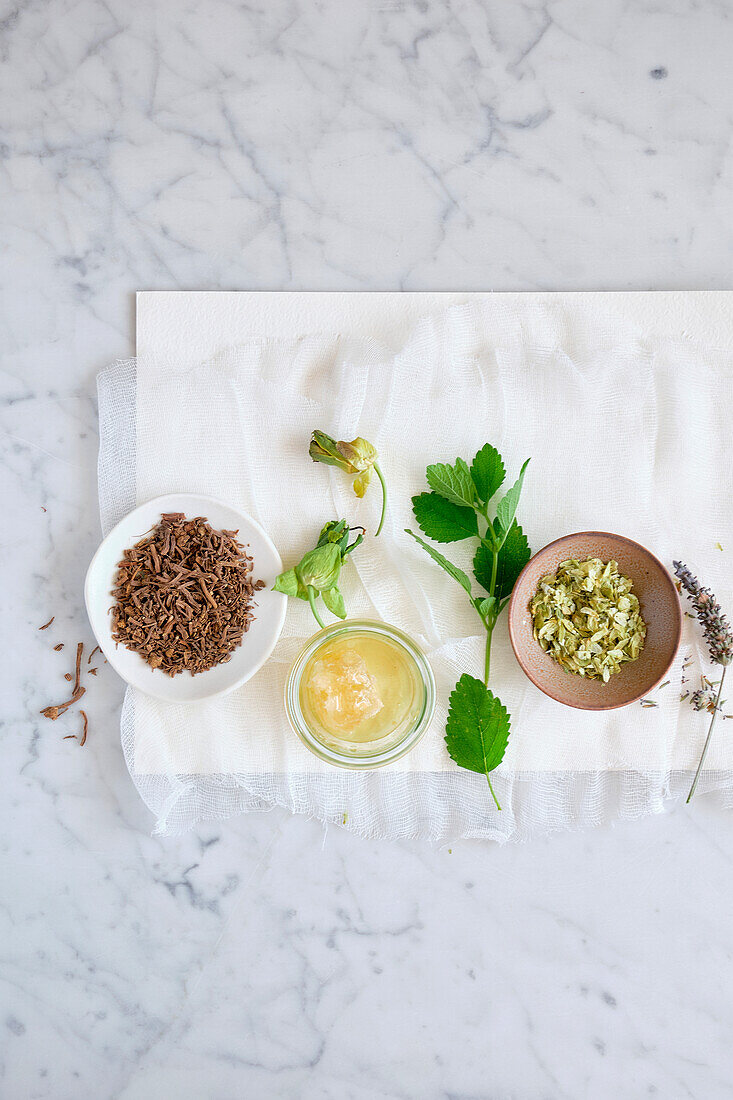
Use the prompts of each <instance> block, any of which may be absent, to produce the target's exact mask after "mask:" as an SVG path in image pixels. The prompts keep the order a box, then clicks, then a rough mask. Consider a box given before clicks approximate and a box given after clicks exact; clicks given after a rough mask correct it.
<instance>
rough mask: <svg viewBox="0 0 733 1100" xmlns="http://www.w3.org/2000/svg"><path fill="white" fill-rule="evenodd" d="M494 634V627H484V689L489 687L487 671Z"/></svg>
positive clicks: (489, 664) (489, 665)
mask: <svg viewBox="0 0 733 1100" xmlns="http://www.w3.org/2000/svg"><path fill="white" fill-rule="evenodd" d="M493 633H494V625H493V623H492V625H491V626H490V627H489V626H488V625H487V626H486V656H485V657H484V687H488V686H489V671H490V669H491V637H492V635H493Z"/></svg>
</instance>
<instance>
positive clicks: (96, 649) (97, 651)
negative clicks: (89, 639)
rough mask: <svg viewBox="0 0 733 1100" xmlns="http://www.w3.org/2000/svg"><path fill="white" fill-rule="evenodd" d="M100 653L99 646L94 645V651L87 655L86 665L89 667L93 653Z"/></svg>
mask: <svg viewBox="0 0 733 1100" xmlns="http://www.w3.org/2000/svg"><path fill="white" fill-rule="evenodd" d="M101 652H102V650H101V649H100V648H99V646H98V645H95V647H94V649H93V650H92V652H91V653H90V654H89V660H88V661H87V664H88V665H90V664H91V663H92V657H93V656H94V654H95V653H101Z"/></svg>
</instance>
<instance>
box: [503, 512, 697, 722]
mask: <svg viewBox="0 0 733 1100" xmlns="http://www.w3.org/2000/svg"><path fill="white" fill-rule="evenodd" d="M568 558H576V559H577V560H579V561H583V560H584V559H586V558H601V559H602V560H603V561H609V560H613V561H617V562H618V567H619V570H620V572H621V573H623V574H624V575H625V576H627V577H630V578H631V580H632V581H633V584H634V592H635V593H636V595H637V596H638V598H639V604H640V608H641V614H642V615H643V617H644V621H645V622H646V626H647V635H646V641H645V644H644V649H643V650H642V653H641V656H640V657H639V658H638V659H637V660H636V661H630V662H629V663H628V664H626V665H624V666H623V667H622V669H621V671H620V672H617V673H616V674H615V675H614V676H612V677H611V679H610V680H609V681H608V683H607V684H604V683H603V681H602V680H586V679H585V678H584V677H582V676H578V675H576V674H575V673H571V672H565V671H564V670H563V669H562V668H561V667H560V665H559V664H558V663H557V662H556V661H555V660H554V659H553V658H552V657H550V655H549V654H548V653H545V651H544V650H543V649H542V647H541V646H540V644H539V642H536V641H535V639H534V636H533V634H532V616H531V615H530V612H529V602H530V600H531V599H532V597H533V596H534V594H535V592H536V591H537V585H538V584H539V581H540V578H541V577H544V576H545V574H546V573H553V572H554V571H555V570H556V569H557V567H558V565H559V564H560V562H563V561H566V560H567V559H568ZM681 634H682V612H681V609H680V600H679V596H678V594H677V590H676V589H675V586H674V582H673V581H672V578H671V576H670V575H669V573H668V572H667V570H666V569H665V568H664V566H663V565H662V563H661V562H660V561H659V559H658V558H655V556H654V554H651V553H650V552H649V551H648V550H645V549H644V547H643V546H640V545H639V543H638V542H632V540H631V539H627V538H625V537H624V536H623V535H611V534H609V533H608V532H606V531H581V532H579V533H578V534H577V535H565V536H564V537H563V538H561V539H556V540H555V542H551V543H550V544H549V545H548V546H545V548H544V549H543V550H540V551H539V553H537V554H535V556H534V557H533V558H532V559H531V560H530V561H529V562H527V564H526V566H525V567H524V569H523V570H522V572H521V573H520V575H519V578H518V579H517V583H516V584H515V585H514V591H513V592H512V598H511V600H510V602H509V638H510V640H511V643H512V649H513V650H514V653H515V655H516V658H517V660H518V661H519V664H520V665H521V667H522V669H523V670H524V672H526V674H527V676H528V677H529V678H530V680H531V681H532V683H533V684H535V686H536V687H538V688H539V689H540V691H544V693H545V695H549V696H550V698H551V699H555V700H557V702H558V703H565V705H566V706H569V707H577V708H579V709H580V710H613V709H614V708H615V707H625V706H627V704H629V703H634V702H636V700H637V699H641V698H643V697H644V696H645V695H648V693H649V692H650V691H652V690H653V689H654V688H655V687H656V686H657V684H659V683H661V681H662V680H663V679H664V677H665V676H666V674H667V672H668V671H669V668H670V666H671V664H672V662H673V661H674V658H675V654H676V653H677V649H678V647H679V644H680V637H681Z"/></svg>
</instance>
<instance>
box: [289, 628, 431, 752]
mask: <svg viewBox="0 0 733 1100" xmlns="http://www.w3.org/2000/svg"><path fill="white" fill-rule="evenodd" d="M422 694H423V690H422V680H421V678H420V676H419V672H418V669H417V667H416V665H415V662H414V661H413V660H412V658H411V657H410V655H409V654H408V653H407V651H406V650H405V649H403V648H402V647H401V646H399V645H398V644H397V643H396V642H394V641H392V639H390V638H385V637H383V636H381V635H378V634H368V633H359V632H355V633H353V634H346V635H342V636H340V637H337V638H334V639H333V640H332V641H329V642H327V643H326V645H324V646H323V647H322V648H321V649H320V650H317V651H316V652H315V653H314V654H313V655H312V656H311V658H310V659H309V660H308V662H307V664H306V666H305V668H304V670H303V676H302V678H301V681H300V700H301V707H302V710H303V716H304V717H305V719H306V721H307V722H308V724H309V725H310V726H311V727H312V728H314V729H317V730H318V732H319V733H320V734H321V736H325V737H326V738H328V740H329V741H332V740H333V741H350V742H364V741H379V740H381V739H382V738H383V737H389V736H390V735H392V734H394V733H395V731H396V730H398V729H399V728H400V727H402V726H404V725H405V723H409V722H410V721H411V720H413V719H414V718H415V716H416V715H417V712H418V710H419V709H420V703H421V697H422Z"/></svg>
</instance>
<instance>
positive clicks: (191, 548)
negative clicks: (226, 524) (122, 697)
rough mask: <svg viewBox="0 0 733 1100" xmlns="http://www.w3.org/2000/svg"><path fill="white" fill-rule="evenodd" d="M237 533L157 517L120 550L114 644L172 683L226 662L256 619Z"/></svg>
mask: <svg viewBox="0 0 733 1100" xmlns="http://www.w3.org/2000/svg"><path fill="white" fill-rule="evenodd" d="M236 534H237V532H236V531H215V530H214V529H213V528H212V527H211V526H210V524H209V523H208V522H207V521H206V520H205V519H204V518H203V517H201V516H199V517H196V518H195V519H190V520H189V519H186V517H185V516H184V515H183V514H182V513H180V512H170V513H166V514H164V515H162V516H161V518H160V523H158V524H157V525H156V526H155V527H154V528H153V529H152V531H151V532H150V534H149V535H147V536H146V537H145V538H144V539H141V541H140V542H138V543H137V544H136V545H135V546H133V547H132V548H131V549H129V550H125V553H124V557H123V558H122V561H121V562H119V564H118V567H117V576H116V578H115V586H114V589H113V592H112V595H113V596H114V597H115V603H114V605H113V607H112V609H111V610H112V637H113V638H114V639H115V641H116V642H122V644H123V645H125V646H127V648H128V649H131V650H133V651H134V652H135V653H139V654H140V656H141V657H142V658H143V659H144V660H145V661H147V663H148V664H149V665H150V666H151V668H159V669H160V670H161V671H162V672H165V673H167V675H169V676H175V675H176V674H177V673H179V672H183V671H184V670H186V669H187V670H188V671H189V672H191V673H193V674H195V673H198V672H205V671H206V670H207V669H210V668H213V667H214V666H215V665H218V664H221V663H222V662H224V661H228V660H229V659H230V658H231V655H232V652H233V651H234V650H235V649H236V648H237V646H239V645H240V644H241V642H242V638H243V636H244V634H245V633H246V631H247V630H248V629H249V626H250V623H251V622H252V620H253V618H254V612H253V607H254V595H255V592H256V591H257V590H258V589H261V588H264V581H253V579H252V568H253V563H252V559H251V558H250V557H249V556H248V555H247V553H246V551H245V549H244V547H243V546H242V545H241V544H240V543H239V542H237V539H236V537H235V536H236Z"/></svg>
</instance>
